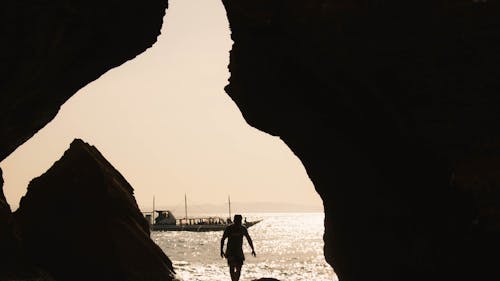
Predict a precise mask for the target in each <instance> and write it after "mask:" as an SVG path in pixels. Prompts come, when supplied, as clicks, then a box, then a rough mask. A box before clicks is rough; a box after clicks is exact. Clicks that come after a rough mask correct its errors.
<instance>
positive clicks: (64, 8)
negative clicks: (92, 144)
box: [0, 0, 168, 161]
mask: <svg viewBox="0 0 500 281" xmlns="http://www.w3.org/2000/svg"><path fill="white" fill-rule="evenodd" d="M167 6H168V0H148V1H138V0H106V1H99V0H89V1H81V0H28V1H17V0H6V1H2V9H0V30H1V34H2V44H1V45H0V61H1V63H0V93H1V95H0V107H1V110H0V161H1V160H3V159H4V158H5V157H7V156H8V155H9V154H10V153H11V152H12V151H14V150H15V149H16V148H17V147H18V146H19V145H21V144H22V143H23V142H25V141H26V140H28V139H29V138H30V137H31V136H33V135H34V134H35V133H36V132H37V131H38V130H39V129H41V128H42V127H43V126H45V125H46V124H47V123H48V122H50V121H51V120H52V119H53V118H54V117H55V116H56V114H57V112H58V111H59V108H60V106H61V105H62V104H63V103H64V102H66V100H68V99H69V98H70V97H71V96H72V95H73V94H75V93H76V92H77V91H78V90H79V89H81V88H82V87H84V86H85V85H87V84H88V83H90V82H92V81H94V80H95V79H97V78H98V77H99V76H101V75H102V74H103V73H105V72H106V71H108V70H109V69H111V68H114V67H116V66H118V65H120V64H122V63H124V62H126V61H128V60H130V59H133V58H134V57H135V56H137V55H138V54H140V53H142V52H143V51H145V50H146V49H147V48H149V47H151V46H152V45H153V43H154V42H156V38H157V36H158V35H159V34H160V29H161V25H162V23H163V16H164V15H165V9H166V8H167Z"/></svg>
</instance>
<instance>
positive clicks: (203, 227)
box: [151, 220, 261, 232]
mask: <svg viewBox="0 0 500 281" xmlns="http://www.w3.org/2000/svg"><path fill="white" fill-rule="evenodd" d="M259 222H261V220H258V221H251V222H247V223H244V224H243V225H244V226H245V227H247V228H249V227H251V226H253V225H255V224H257V223H259ZM226 226H228V224H187V225H186V224H184V225H169V224H153V225H151V230H152V231H194V232H206V231H222V230H224V229H225V228H226Z"/></svg>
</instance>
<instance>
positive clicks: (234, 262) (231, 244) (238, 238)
mask: <svg viewBox="0 0 500 281" xmlns="http://www.w3.org/2000/svg"><path fill="white" fill-rule="evenodd" d="M241 219H242V217H241V215H234V224H231V225H229V226H227V227H226V229H224V234H223V235H222V239H221V240H220V256H221V257H222V258H223V257H226V258H227V264H228V265H229V274H230V275H231V280H232V281H238V280H240V274H241V267H242V266H243V261H244V260H245V255H244V254H243V236H245V237H246V238H247V241H248V244H249V245H250V248H252V255H253V256H254V257H255V250H254V248H253V242H252V238H250V235H249V234H248V231H247V228H246V227H244V226H243V225H241ZM226 238H228V240H227V248H226V253H225V254H224V241H225V240H226Z"/></svg>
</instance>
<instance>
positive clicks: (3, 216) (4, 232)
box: [0, 169, 21, 279]
mask: <svg viewBox="0 0 500 281" xmlns="http://www.w3.org/2000/svg"><path fill="white" fill-rule="evenodd" d="M2 187H3V177H2V170H1V169H0V253H2V254H0V279H1V278H2V273H3V274H7V271H10V270H11V268H13V267H15V266H16V264H17V263H18V262H19V259H20V253H21V249H20V241H19V238H18V237H17V235H16V233H15V230H14V219H13V217H12V213H11V210H10V206H9V204H7V200H5V196H4V194H3V188H2Z"/></svg>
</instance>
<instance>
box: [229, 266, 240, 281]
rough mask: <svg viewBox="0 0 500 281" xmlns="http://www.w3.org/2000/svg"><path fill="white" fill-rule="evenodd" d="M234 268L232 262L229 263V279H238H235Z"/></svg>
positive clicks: (233, 280) (235, 280)
mask: <svg viewBox="0 0 500 281" xmlns="http://www.w3.org/2000/svg"><path fill="white" fill-rule="evenodd" d="M235 268H236V267H235V266H234V264H230V265H229V275H230V276H231V281H238V279H236V274H235Z"/></svg>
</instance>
